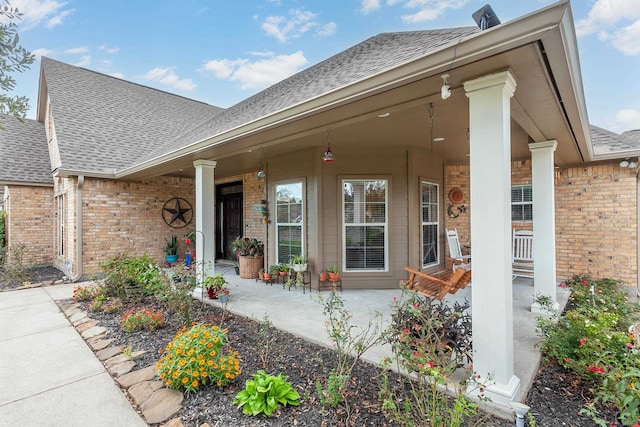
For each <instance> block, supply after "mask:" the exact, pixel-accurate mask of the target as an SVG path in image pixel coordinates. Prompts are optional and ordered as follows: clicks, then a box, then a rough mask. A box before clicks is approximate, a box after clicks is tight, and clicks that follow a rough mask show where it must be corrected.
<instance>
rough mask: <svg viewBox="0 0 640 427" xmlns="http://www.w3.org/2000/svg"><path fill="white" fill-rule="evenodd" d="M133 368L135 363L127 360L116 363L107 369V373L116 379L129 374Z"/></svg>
mask: <svg viewBox="0 0 640 427" xmlns="http://www.w3.org/2000/svg"><path fill="white" fill-rule="evenodd" d="M134 366H136V362H134V361H133V360H127V361H126V362H122V363H118V364H117V365H114V366H111V367H109V372H110V373H111V375H113V376H114V377H115V378H118V377H121V376H123V375H124V374H128V373H129V372H131V370H132V369H133V367H134Z"/></svg>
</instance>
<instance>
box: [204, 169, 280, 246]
mask: <svg viewBox="0 0 640 427" xmlns="http://www.w3.org/2000/svg"><path fill="white" fill-rule="evenodd" d="M235 181H242V191H243V217H242V223H243V224H244V236H246V237H254V238H256V239H258V240H262V241H263V242H265V244H266V239H267V226H266V225H265V224H263V223H262V215H261V214H260V212H258V211H254V210H253V206H254V205H259V204H260V201H261V200H263V199H265V198H266V195H265V179H264V178H263V179H260V178H258V175H257V171H256V172H251V173H246V174H242V175H236V176H231V177H227V178H225V179H224V180H216V185H218V184H224V183H227V182H235ZM270 202H271V201H270ZM269 204H270V206H269V208H270V209H269V212H270V213H273V210H272V209H271V208H272V206H271V203H269Z"/></svg>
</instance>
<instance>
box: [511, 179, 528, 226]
mask: <svg viewBox="0 0 640 427" xmlns="http://www.w3.org/2000/svg"><path fill="white" fill-rule="evenodd" d="M511 220H512V221H533V186H532V185H513V186H512V187H511Z"/></svg>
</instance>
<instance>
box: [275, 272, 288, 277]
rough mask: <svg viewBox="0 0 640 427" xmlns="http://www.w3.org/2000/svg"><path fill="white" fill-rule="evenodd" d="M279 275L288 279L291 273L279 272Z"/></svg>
mask: <svg viewBox="0 0 640 427" xmlns="http://www.w3.org/2000/svg"><path fill="white" fill-rule="evenodd" d="M278 274H279V275H280V277H286V276H287V274H289V273H287V272H286V271H278Z"/></svg>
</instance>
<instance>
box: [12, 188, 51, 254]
mask: <svg viewBox="0 0 640 427" xmlns="http://www.w3.org/2000/svg"><path fill="white" fill-rule="evenodd" d="M5 190H6V192H7V194H8V196H9V197H8V199H7V203H6V206H5V209H6V243H7V248H8V255H9V261H10V262H14V261H15V260H13V259H11V255H12V252H13V251H12V248H14V249H15V248H18V247H19V246H20V245H24V252H23V259H22V262H23V263H24V264H36V265H51V264H52V261H53V259H52V247H53V231H52V229H51V223H52V201H53V199H52V194H53V190H52V189H51V188H50V187H23V186H15V185H12V186H8V187H5Z"/></svg>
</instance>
